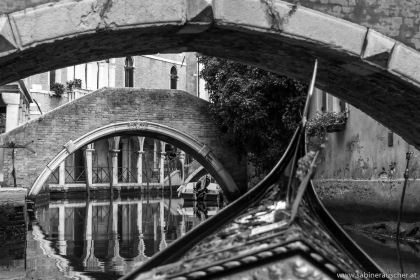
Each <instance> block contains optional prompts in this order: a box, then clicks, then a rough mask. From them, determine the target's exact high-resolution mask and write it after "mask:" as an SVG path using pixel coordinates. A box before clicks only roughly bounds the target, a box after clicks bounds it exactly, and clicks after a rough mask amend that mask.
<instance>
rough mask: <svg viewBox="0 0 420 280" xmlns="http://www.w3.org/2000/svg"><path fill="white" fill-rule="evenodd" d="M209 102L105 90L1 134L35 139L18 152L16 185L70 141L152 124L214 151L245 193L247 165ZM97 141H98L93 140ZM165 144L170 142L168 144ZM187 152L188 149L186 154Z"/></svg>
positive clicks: (8, 165) (27, 181)
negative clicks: (131, 124) (136, 123)
mask: <svg viewBox="0 0 420 280" xmlns="http://www.w3.org/2000/svg"><path fill="white" fill-rule="evenodd" d="M207 105H208V103H207V102H206V101H204V100H201V99H199V98H197V97H194V96H192V95H190V94H188V93H186V92H182V91H174V90H144V89H130V88H112V89H111V88H105V89H101V90H98V91H96V92H94V93H92V94H89V95H86V96H84V97H81V98H79V99H77V100H75V101H74V102H71V103H67V104H65V105H63V106H62V107H60V108H58V109H56V110H53V111H51V112H49V113H48V114H44V115H43V116H41V117H39V118H37V119H34V120H32V121H30V122H28V123H26V124H24V125H22V126H19V127H17V128H16V129H14V130H12V131H10V132H8V133H6V134H4V135H3V139H2V140H3V141H4V142H10V141H14V142H15V143H23V142H27V141H30V140H33V141H34V143H33V144H32V145H31V148H32V149H34V150H35V151H37V153H36V154H33V153H31V152H30V151H28V150H26V149H16V150H15V168H16V177H17V185H18V186H21V187H24V188H28V189H29V188H31V187H32V185H33V183H34V182H35V180H36V178H37V177H38V175H40V173H41V171H42V170H43V169H44V168H45V166H46V165H47V164H48V163H49V162H50V161H51V160H52V159H53V158H54V157H55V156H56V155H57V154H58V153H59V152H60V151H61V150H62V149H63V145H64V144H65V143H67V142H68V141H69V140H76V139H77V138H79V137H81V136H83V135H85V134H86V133H88V132H90V131H92V130H94V129H97V128H100V127H103V126H106V125H109V124H112V123H119V122H126V121H130V120H143V121H150V122H155V123H159V124H163V125H166V126H170V127H172V128H175V129H178V130H180V131H182V132H184V133H186V134H189V135H191V136H192V137H194V138H195V139H197V140H198V141H200V142H201V143H203V144H205V145H206V146H208V147H210V148H211V150H212V153H213V155H214V156H215V157H216V158H217V159H218V160H219V161H220V162H221V163H222V164H223V165H224V167H225V168H226V170H227V171H228V172H229V173H230V174H231V176H232V177H233V179H234V180H235V182H236V184H237V186H238V187H239V188H240V189H241V190H242V191H244V190H246V181H247V178H246V177H247V176H246V164H245V161H242V162H240V163H238V162H237V160H236V159H237V156H236V155H235V154H234V152H233V150H234V149H232V148H231V146H230V145H229V143H228V140H227V135H223V134H221V133H220V131H219V130H218V128H217V127H216V125H215V124H214V123H213V122H212V121H211V119H210V117H209V114H208V112H207ZM92 140H95V139H92ZM167 142H170V141H169V140H168V141H167ZM187 152H188V151H187ZM11 171H12V160H11V150H10V149H8V150H6V152H5V170H4V172H5V174H4V182H5V186H12V185H13V178H12V176H11Z"/></svg>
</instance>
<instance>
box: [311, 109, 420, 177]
mask: <svg viewBox="0 0 420 280" xmlns="http://www.w3.org/2000/svg"><path fill="white" fill-rule="evenodd" d="M389 131H390V130H389V129H388V128H386V127H384V126H383V125H381V124H380V123H378V122H377V121H375V120H373V119H371V118H369V117H368V116H367V115H366V114H364V113H363V112H361V111H360V110H358V109H356V108H354V107H353V106H349V118H348V119H347V124H346V129H345V130H344V131H342V132H336V133H329V134H328V142H327V143H326V148H325V149H324V150H323V151H322V153H321V155H320V157H319V160H318V164H317V165H318V168H317V175H316V178H317V179H332V178H334V179H350V180H360V179H361V180H375V179H378V178H380V177H381V178H385V177H386V178H392V179H402V178H403V175H404V171H405V167H406V152H407V151H411V152H413V153H414V154H413V158H412V159H411V160H410V178H418V177H419V176H420V170H419V168H418V167H419V165H420V157H419V156H420V152H419V151H418V150H416V149H414V148H413V147H412V146H409V145H408V144H407V143H406V142H405V141H404V140H403V139H402V138H401V137H400V136H398V135H397V134H395V133H394V134H393V146H392V147H390V146H388V133H389Z"/></svg>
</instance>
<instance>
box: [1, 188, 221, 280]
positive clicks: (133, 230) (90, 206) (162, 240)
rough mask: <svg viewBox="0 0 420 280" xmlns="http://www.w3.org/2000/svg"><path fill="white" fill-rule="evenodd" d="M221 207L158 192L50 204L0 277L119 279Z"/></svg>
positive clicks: (39, 210)
mask: <svg viewBox="0 0 420 280" xmlns="http://www.w3.org/2000/svg"><path fill="white" fill-rule="evenodd" d="M175 194H176V193H175ZM174 196H175V195H174ZM219 209H221V207H220V205H219V202H218V201H207V202H201V203H197V202H194V201H184V200H183V199H182V198H178V197H175V198H172V199H171V198H170V197H166V196H163V195H162V194H161V193H155V195H150V196H142V195H141V194H137V195H133V194H126V195H121V197H118V198H116V199H114V200H113V201H110V199H109V198H107V199H91V200H90V201H87V200H86V199H66V200H49V201H47V202H46V203H41V204H38V205H37V206H36V210H35V217H36V221H33V222H32V226H31V228H30V230H29V231H28V233H27V241H26V250H25V251H26V252H25V255H24V256H20V258H19V257H18V258H13V257H10V254H9V256H8V257H6V258H3V259H1V258H0V279H43V280H45V279H118V278H119V277H121V276H122V275H124V274H126V273H127V272H129V271H131V270H133V269H134V268H136V267H138V266H139V265H141V264H142V263H143V262H145V261H147V260H148V259H149V258H150V257H151V256H153V255H154V254H155V253H156V252H158V251H160V250H162V249H164V248H166V247H167V246H168V245H169V244H170V243H171V242H173V241H174V240H175V239H177V238H179V237H180V236H182V235H184V234H185V233H186V232H188V231H189V230H191V229H192V228H193V227H195V226H196V225H198V224H200V223H201V222H202V221H203V220H205V219H206V218H208V217H210V216H212V215H214V214H216V213H217V212H218V211H219Z"/></svg>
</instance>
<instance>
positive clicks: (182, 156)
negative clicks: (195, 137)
mask: <svg viewBox="0 0 420 280" xmlns="http://www.w3.org/2000/svg"><path fill="white" fill-rule="evenodd" d="M179 160H180V161H181V184H184V181H185V152H184V151H181V154H180V155H179Z"/></svg>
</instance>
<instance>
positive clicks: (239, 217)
mask: <svg viewBox="0 0 420 280" xmlns="http://www.w3.org/2000/svg"><path fill="white" fill-rule="evenodd" d="M315 76H316V65H315V71H314V75H313V79H312V81H311V86H310V88H309V92H310V95H312V92H313V87H314V83H315V80H314V77H315ZM311 88H312V90H311ZM309 101H310V96H308V101H307V103H306V104H305V110H304V112H305V114H304V115H303V119H302V122H301V123H300V125H299V127H298V128H297V129H296V131H295V133H294V135H293V137H292V140H291V142H290V143H289V146H288V148H287V150H286V152H285V153H284V155H283V156H282V158H281V159H280V161H279V162H278V163H277V164H276V166H275V167H274V168H273V169H272V171H271V172H270V173H269V174H268V175H267V176H266V177H265V178H264V179H263V180H262V181H261V182H260V183H259V184H257V185H256V186H255V187H254V188H253V189H251V190H249V191H248V192H247V193H246V194H244V195H243V196H241V197H240V198H239V199H237V200H236V201H234V202H232V203H231V204H229V205H228V206H227V207H225V208H224V209H222V210H221V211H220V212H219V213H217V214H216V215H214V216H212V217H211V218H209V219H208V220H206V221H204V222H202V223H201V224H200V225H198V226H197V227H195V228H193V229H192V230H190V231H189V232H188V233H187V234H185V235H184V236H182V237H181V238H179V239H177V240H175V241H174V242H172V243H171V244H170V245H169V246H168V247H167V248H166V249H165V250H163V251H161V252H159V253H157V254H156V255H154V256H153V257H152V258H151V259H150V260H149V261H147V262H146V263H144V264H142V265H141V266H140V267H138V268H137V269H135V270H134V271H132V272H130V273H128V274H127V275H125V276H123V277H122V278H121V279H124V280H125V279H136V280H143V279H144V280H145V279H177V280H181V279H183V280H188V279H221V278H223V279H227V280H234V279H243V278H245V279H338V278H340V279H349V278H358V279H360V278H365V279H366V278H375V276H374V275H378V274H381V275H385V274H383V271H382V270H381V269H380V268H379V267H378V266H377V265H376V264H375V262H374V261H373V260H372V259H371V258H370V257H368V256H367V255H366V254H365V253H364V252H363V251H362V250H361V249H360V247H359V246H357V245H356V244H355V243H354V242H353V241H352V240H351V239H350V237H349V236H348V235H347V234H346V233H345V232H344V231H343V229H341V227H340V226H339V225H338V224H337V223H336V222H335V221H334V219H333V218H332V217H331V215H330V214H329V213H328V211H327V210H326V209H325V208H324V207H323V205H322V203H321V201H320V200H319V198H318V197H317V195H316V192H315V190H314V188H313V185H312V182H311V180H310V177H311V174H310V173H309V172H308V173H307V174H306V177H304V180H303V181H304V184H305V188H303V189H301V190H299V191H298V194H299V197H302V199H299V198H298V197H296V199H294V200H293V203H294V204H288V203H287V200H288V199H289V195H290V193H288V191H287V190H288V189H289V188H288V186H290V183H292V184H293V185H294V186H298V185H299V182H298V179H297V178H296V177H295V173H294V172H293V173H291V171H290V170H293V169H295V167H294V166H295V165H296V163H297V159H298V158H300V157H302V156H304V154H305V136H304V133H305V131H304V127H305V123H306V118H307V113H308V110H309V107H308V106H309ZM313 163H314V161H312V164H311V165H312V167H313ZM291 167H293V168H291ZM301 185H302V183H301ZM300 191H302V193H301V194H300ZM291 193H292V192H291ZM295 203H297V204H295ZM297 206H299V207H297ZM294 207H295V208H296V209H294ZM293 209H294V210H293ZM293 211H294V212H293ZM292 213H293V215H294V216H293V217H292ZM363 272H365V273H367V274H363V275H364V276H363V277H361V276H360V275H362V274H361V273H363ZM351 275H353V277H351ZM366 275H367V276H366ZM369 275H372V276H369Z"/></svg>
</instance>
